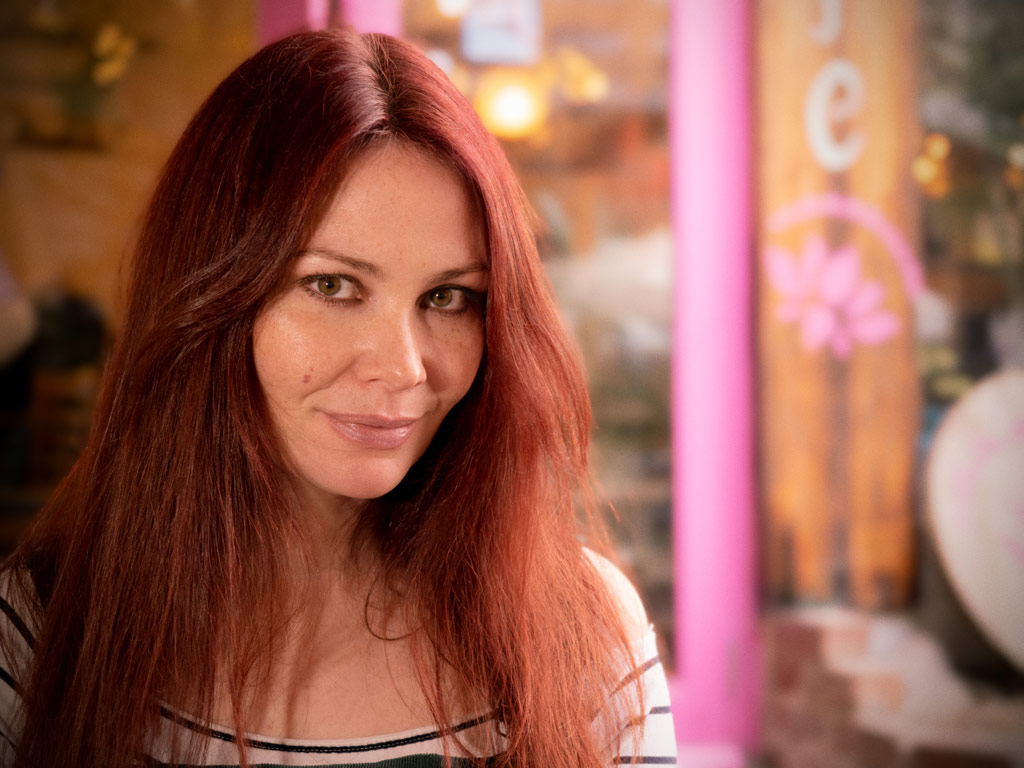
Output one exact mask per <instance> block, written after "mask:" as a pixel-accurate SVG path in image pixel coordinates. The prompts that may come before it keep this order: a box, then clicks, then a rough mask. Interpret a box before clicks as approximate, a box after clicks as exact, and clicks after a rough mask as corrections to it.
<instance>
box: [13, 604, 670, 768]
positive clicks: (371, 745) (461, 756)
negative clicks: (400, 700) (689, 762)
mask: <svg viewBox="0 0 1024 768" xmlns="http://www.w3.org/2000/svg"><path fill="white" fill-rule="evenodd" d="M2 586H3V587H5V586H6V585H2ZM6 593H7V590H6V589H5V588H4V589H0V611H2V615H0V633H2V634H3V635H4V637H5V639H7V640H8V641H9V644H10V645H11V646H12V648H13V649H14V651H15V653H14V654H13V658H12V657H10V656H9V655H8V654H6V653H4V654H2V655H0V766H9V765H12V764H13V762H14V750H15V749H16V745H17V740H18V734H19V732H20V725H19V718H20V716H21V697H20V695H19V693H18V691H19V681H21V680H24V679H25V677H26V675H27V673H28V671H29V666H30V664H31V659H32V645H33V643H34V639H33V636H32V632H31V630H30V629H29V627H28V626H27V625H26V622H25V620H24V619H22V617H21V616H20V615H19V613H18V612H17V611H16V610H15V608H14V607H13V606H12V605H11V604H10V603H8V601H7V600H6V599H5V597H6ZM639 650H640V654H639V658H641V659H643V663H642V664H641V667H640V668H639V669H637V670H634V671H633V672H632V673H630V674H629V675H627V676H625V678H624V680H623V685H621V686H620V687H619V692H618V693H617V694H616V696H618V695H622V696H625V695H626V691H627V690H628V688H629V686H630V685H632V684H634V683H635V681H636V680H638V679H642V680H643V685H644V696H645V700H644V703H645V706H646V708H647V716H646V718H645V722H644V728H643V736H642V738H641V739H640V740H639V741H637V740H636V738H635V737H634V736H633V730H632V729H630V728H628V727H627V726H626V724H625V723H623V724H622V727H621V728H619V729H618V730H619V739H618V740H619V743H618V744H617V745H613V746H612V747H610V749H609V765H614V764H629V763H636V764H640V765H675V764H676V758H675V755H676V742H675V735H674V731H673V727H672V714H671V710H670V707H669V699H668V686H667V683H666V680H665V672H664V668H663V667H662V665H661V661H660V659H659V658H658V651H657V644H656V642H655V635H654V631H653V628H652V629H651V630H649V631H648V632H647V634H646V635H645V637H644V638H643V640H642V645H641V646H640V649H639ZM160 714H161V717H160V727H159V729H158V731H157V732H156V734H154V736H155V738H154V740H153V743H152V746H151V748H150V756H151V757H152V758H153V761H154V763H155V764H156V765H168V762H167V761H168V760H169V757H170V754H171V751H170V746H171V745H172V744H174V743H182V741H183V739H184V738H195V737H198V738H199V739H201V740H202V742H203V746H204V747H205V748H206V753H205V760H204V762H203V763H202V765H205V766H218V767H220V768H231V767H237V766H238V764H239V761H238V748H239V745H238V743H237V739H236V737H235V735H234V733H233V732H232V730H231V729H228V728H225V727H222V726H218V725H214V724H208V723H202V722H198V721H196V720H195V719H193V718H191V717H189V716H188V715H186V714H184V713H182V712H179V711H177V710H174V709H173V708H171V707H166V706H164V707H161V711H160ZM493 729H494V722H493V718H492V717H491V716H490V715H486V714H485V715H481V716H478V717H474V718H471V719H468V720H466V721H464V722H461V723H459V724H457V725H456V726H455V727H454V728H453V729H452V730H454V731H456V732H457V733H458V736H459V743H464V744H473V743H474V742H477V743H486V740H487V739H486V737H487V733H488V732H492V731H493ZM474 736H476V737H477V738H474ZM245 741H246V746H247V753H248V758H249V763H250V765H251V766H253V768H278V767H279V766H347V767H348V768H353V767H358V766H366V767H369V766H375V767H376V768H440V767H441V766H443V765H444V757H443V755H444V747H445V743H444V741H445V740H444V738H443V737H442V734H441V732H440V729H438V728H437V727H436V726H428V727H424V728H417V729H414V730H409V731H402V732H401V733H393V734H388V735H385V736H373V737H370V738H360V739H328V740H301V739H282V738H275V737H271V736H261V735H259V734H248V735H247V737H246V739H245ZM448 743H449V750H450V752H451V754H452V756H453V758H452V765H453V766H454V768H460V766H466V765H468V764H469V760H468V758H469V755H468V754H467V753H466V752H463V751H461V750H460V748H459V746H458V743H456V742H453V741H451V740H449V742H448Z"/></svg>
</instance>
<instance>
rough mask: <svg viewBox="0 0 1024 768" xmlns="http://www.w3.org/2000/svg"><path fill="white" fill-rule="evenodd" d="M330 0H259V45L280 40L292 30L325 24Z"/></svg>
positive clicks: (298, 30)
mask: <svg viewBox="0 0 1024 768" xmlns="http://www.w3.org/2000/svg"><path fill="white" fill-rule="evenodd" d="M329 10H330V0H260V4H259V36H260V37H259V39H260V45H266V44H267V43H272V42H274V41H275V40H280V39H281V38H282V37H286V36H288V35H290V34H292V33H293V32H300V31H302V30H305V29H323V28H324V27H325V26H327V19H328V16H329Z"/></svg>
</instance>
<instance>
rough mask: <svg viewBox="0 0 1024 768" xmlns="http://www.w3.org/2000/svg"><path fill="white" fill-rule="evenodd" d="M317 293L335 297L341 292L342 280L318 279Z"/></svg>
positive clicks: (331, 278)
mask: <svg viewBox="0 0 1024 768" xmlns="http://www.w3.org/2000/svg"><path fill="white" fill-rule="evenodd" d="M314 285H316V290H317V293H320V294H323V295H324V296H334V295H336V294H337V293H338V291H340V290H341V279H340V278H337V277H318V278H317V279H316V283H314Z"/></svg>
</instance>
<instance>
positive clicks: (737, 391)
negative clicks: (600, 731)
mask: <svg viewBox="0 0 1024 768" xmlns="http://www.w3.org/2000/svg"><path fill="white" fill-rule="evenodd" d="M751 23H752V22H751V9H750V6H749V0H715V2H707V0H674V2H673V5H672V22H671V32H672V37H671V46H672V48H671V50H672V64H671V86H670V89H671V90H670V124H671V138H670V140H671V151H672V181H673V199H672V215H673V226H674V230H675V236H676V275H675V308H676V314H675V321H674V328H673V331H674V343H675V354H674V356H673V360H674V370H673V404H674V409H673V412H674V423H673V426H674V429H673V434H674V437H673V451H674V456H675V459H674V460H675V509H676V514H675V555H676V574H677V576H676V621H677V649H676V653H677V659H678V676H677V678H675V679H674V680H673V681H672V688H673V690H672V694H673V707H674V711H675V716H676V731H677V735H678V738H679V743H680V747H681V759H680V764H682V765H686V764H688V762H687V759H688V756H689V758H690V759H691V763H692V764H698V763H699V764H700V765H706V766H712V765H713V766H715V767H716V768H718V767H719V766H720V767H721V768H726V767H727V766H729V767H731V766H738V765H740V760H741V759H742V750H751V749H754V748H755V747H756V745H757V742H758V738H759V721H760V693H759V690H760V671H759V648H758V640H757V602H756V597H755V563H756V535H755V519H754V459H753V396H754V390H753V386H752V379H753V365H752V354H753V333H752V325H751V324H752V314H753V312H752V310H753V305H752V293H751V285H752V265H753V260H752V252H753V237H754V228H753V210H752V202H751V201H752V198H753V189H752V186H753V173H752V168H751V140H752V139H751V119H752V104H751V87H750V67H751V59H752V53H753V52H752V48H751V45H752V41H751V29H750V26H751ZM702 750H703V751H702ZM691 751H692V752H693V754H692V755H689V753H690V752H691ZM701 754H703V755H704V756H705V758H704V759H701V757H700V755H701Z"/></svg>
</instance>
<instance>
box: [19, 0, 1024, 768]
mask: <svg viewBox="0 0 1024 768" xmlns="http://www.w3.org/2000/svg"><path fill="white" fill-rule="evenodd" d="M337 24H352V25H354V26H356V27H357V28H360V29H363V30H368V31H370V30H372V31H385V32H389V33H392V34H398V35H401V36H403V37H405V38H407V39H409V40H411V41H413V42H414V43H416V44H417V45H418V46H420V47H421V48H422V49H423V50H424V51H425V52H426V53H427V55H429V56H430V57H431V58H432V59H433V60H434V61H435V62H436V63H437V64H438V65H439V66H440V67H441V68H442V69H444V70H445V71H446V72H447V73H448V75H449V76H450V77H451V78H452V80H453V81H454V82H455V84H456V85H457V86H458V87H459V88H460V90H462V91H463V92H464V93H465V94H466V96H467V97H468V98H469V99H470V100H471V101H472V103H473V104H474V106H475V107H476V109H477V111H478V113H479V114H480V116H481V117H482V119H483V120H484V122H485V124H486V125H487V127H488V128H489V129H490V130H491V131H492V133H494V134H495V135H496V136H497V137H498V138H499V140H500V141H501V142H502V144H503V146H504V148H505V150H506V152H507V154H508V155H509V158H510V160H511V161H512V163H513V165H514V167H515V169H516V171H517V174H518V176H519V178H520V180H521V181H522V183H523V186H524V187H525V189H526V191H527V193H528V195H529V197H530V199H531V201H532V203H533V205H534V207H535V208H536V210H537V213H538V214H539V218H540V221H541V222H542V231H541V232H540V233H539V245H540V249H541V253H542V256H543V258H544V260H545V264H546V266H547V268H548V272H549V276H550V279H551V282H552V285H553V287H554V289H555V292H556V294H557V296H558V299H559V302H560V306H561V308H562V311H563V317H564V320H565V322H566V324H567V325H568V326H569V327H570V328H571V329H572V330H573V332H574V333H575V335H576V337H577V338H578V340H579V343H580V345H581V347H582V349H583V352H584V355H585V358H586V361H587V365H588V369H589V373H590V382H591V394H592V398H593V402H594V411H595V432H594V440H595V443H594V449H593V461H594V474H595V481H596V483H597V485H598V487H599V489H600V491H601V492H602V493H603V495H604V497H605V498H607V500H608V502H609V503H608V518H609V522H610V523H611V524H612V527H613V530H614V533H615V537H616V541H617V543H618V547H619V551H620V557H621V559H622V562H623V563H624V565H625V566H626V568H627V570H628V571H629V572H630V575H631V577H632V578H633V579H634V581H635V582H636V583H637V585H638V587H639V588H640V590H641V592H642V594H643V596H644V599H645V602H646V604H647V606H648V610H649V614H650V617H651V620H652V622H653V623H654V624H655V626H656V628H657V630H658V632H659V637H660V640H661V643H662V656H663V660H664V662H665V663H666V666H667V667H668V669H669V670H670V673H671V685H672V694H673V706H674V709H675V714H676V723H677V731H678V736H679V741H680V748H681V760H680V763H681V764H682V765H696V766H722V767H723V768H732V767H733V766H741V765H758V766H779V767H780V768H789V767H790V766H792V767H797V766H826V765H827V766H835V765H838V766H851V768H853V767H856V768H862V767H863V768H869V767H871V768H874V767H875V766H882V767H883V768H884V767H886V766H894V767H896V766H898V767H900V768H902V767H904V766H915V767H918V766H920V767H921V768H925V767H927V766H935V767H936V768H950V767H959V766H994V767H1001V766H1017V767H1019V766H1024V590H1022V585H1024V370H1022V369H1024V44H1022V43H1021V41H1022V40H1024V4H1021V3H1020V2H1019V0H916V2H915V0H898V1H895V2H882V0H857V2H843V0H718V1H717V2H715V3H708V2H705V1H704V0H629V1H628V2H627V0H216V2H215V1H214V0H150V2H146V3H137V2H131V1H130V0H5V2H4V4H3V5H2V6H0V550H2V551H8V550H9V549H10V548H11V547H12V546H13V544H14V543H15V542H16V540H17V537H18V536H19V535H20V532H21V531H22V530H23V529H24V526H25V525H26V524H27V523H28V522H29V521H30V520H31V518H32V516H33V515H34V514H35V513H36V512H37V511H38V510H39V508H40V507H41V506H42V505H43V503H44V502H45V500H46V498H47V497H48V495H49V493H50V492H51V491H52V489H53V487H54V485H55V484H56V483H57V482H58V481H59V480H60V478H61V477H62V476H63V475H64V474H65V473H66V472H67V470H68V469H69V467H70V466H71V464H72V463H73V462H74V460H75V458H76V456H77V454H78V452H79V450H80V449H81V446H82V444H83V442H84V440H85V437H86V435H87V432H88V429H89V424H90V411H91V407H92V402H93V399H94V397H95V394H96V389H97V385H98V381H99V377H100V372H101V370H102V366H103V359H104V355H105V353H106V351H107V350H108V349H109V346H110V342H111V340H112V339H113V338H114V335H115V334H116V332H117V328H118V324H119V312H120V310H121V307H122V306H123V296H122V293H121V291H122V283H121V265H122V262H123V259H124V258H125V255H126V253H127V250H128V248H129V247H130V241H131V238H132V236H133V234H134V231H135V228H136V226H137V224H138V221H139V217H140V215H141V213H142V211H143V208H144V206H145V205H146V202H147V198H148V195H149V194H150V192H151V191H152V188H153V186H154V184H155V180H156V176H157V174H158V173H159V170H160V167H161V165H162V163H163V161H164V160H165V159H166V157H167V155H168V153H169V152H170V150H171V147H172V146H173V144H174V142H175V140H176V139H177V137H178V135H179V134H180V133H181V131H182V130H183V128H184V127H185V124H186V123H187V121H188V119H189V118H190V116H191V115H192V113H193V112H194V111H195V109H196V108H197V107H198V106H199V104H200V102H201V101H202V99H203V98H204V97H205V96H206V95H207V94H208V93H209V92H210V90H212V88H213V87H214V86H215V85H216V83H217V82H219V81H220V80H221V79H222V78H223V77H224V76H225V75H226V74H227V73H228V72H229V71H230V70H231V69H233V68H234V67H235V66H236V65H237V64H238V63H240V62H241V61H242V60H243V59H244V58H245V57H247V56H248V55H250V54H251V53H252V52H253V51H255V50H256V49H257V48H258V47H259V46H260V45H262V44H264V43H266V42H270V41H271V40H274V39H276V38H278V37H281V36H283V35H284V34H287V33H289V32H292V31H296V30H298V29H302V28H313V27H323V26H328V25H337ZM156 399H158V396H157V398H156ZM154 406H155V407H159V402H155V403H154Z"/></svg>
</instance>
